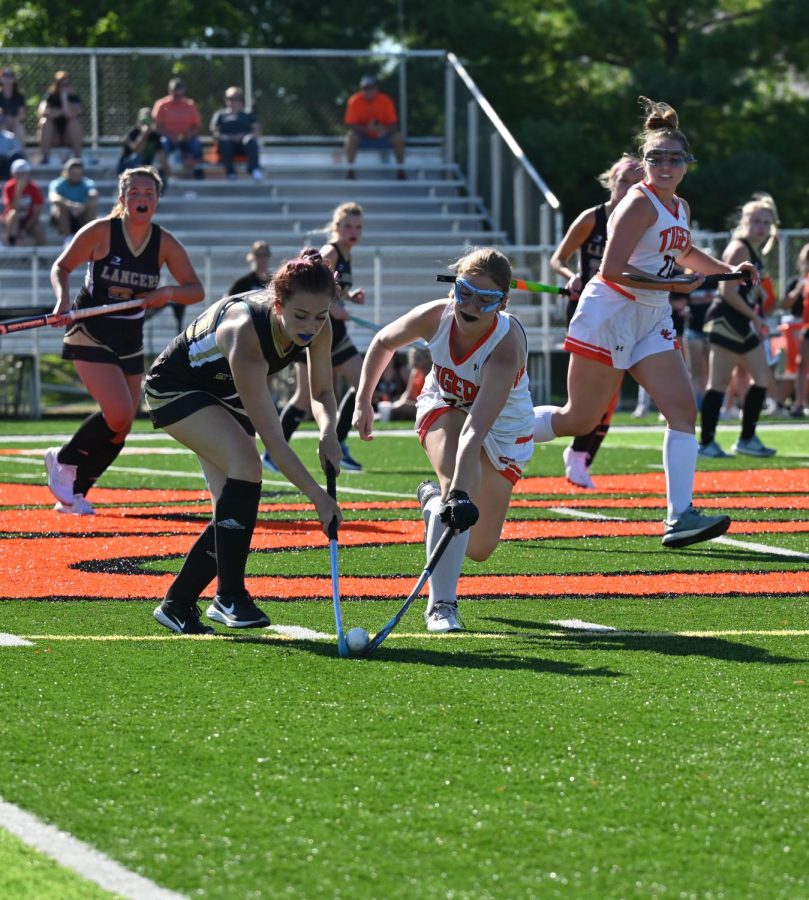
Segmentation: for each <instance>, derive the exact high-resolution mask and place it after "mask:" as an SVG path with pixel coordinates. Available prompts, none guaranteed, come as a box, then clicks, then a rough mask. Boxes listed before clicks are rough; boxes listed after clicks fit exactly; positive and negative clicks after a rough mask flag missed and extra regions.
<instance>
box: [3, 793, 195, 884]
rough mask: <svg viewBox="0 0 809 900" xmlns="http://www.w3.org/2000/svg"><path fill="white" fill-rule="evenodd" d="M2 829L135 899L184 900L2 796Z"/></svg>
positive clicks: (88, 878) (69, 866)
mask: <svg viewBox="0 0 809 900" xmlns="http://www.w3.org/2000/svg"><path fill="white" fill-rule="evenodd" d="M0 828H5V829H6V831H10V832H11V833H12V834H14V835H16V836H17V837H18V838H19V839H20V840H21V841H23V843H25V844H27V845H28V846H29V847H33V848H34V849H35V850H39V851H40V853H44V854H45V855H46V856H50V858H51V859H54V860H56V862H58V863H59V864H60V865H61V866H64V868H66V869H70V871H72V872H75V873H76V874H77V875H81V877H82V878H86V879H87V880H88V881H92V882H93V884H97V885H98V886H99V887H101V888H104V890H106V891H109V892H110V893H111V894H115V896H117V897H127V898H131V900H183V895H182V894H176V893H175V892H174V891H170V890H167V889H166V888H162V887H160V885H158V884H155V883H154V882H153V881H150V880H149V879H148V878H144V877H143V876H142V875H138V874H137V873H136V872H130V871H129V869H125V868H124V867H123V866H122V865H121V864H120V863H117V862H115V860H114V859H110V857H109V856H106V855H105V854H104V853H101V852H100V851H99V850H96V849H95V848H94V847H91V846H90V845H89V844H85V843H84V841H80V840H78V839H77V838H74V837H73V836H72V835H70V834H68V833H67V832H65V831H60V830H59V829H58V828H56V827H55V826H53V825H48V824H47V823H46V822H43V821H42V820H41V819H38V818H37V817H36V816H33V815H31V813H29V812H26V811H25V810H24V809H20V808H19V806H15V805H14V804H13V803H6V802H5V801H4V800H3V799H2V798H1V797H0Z"/></svg>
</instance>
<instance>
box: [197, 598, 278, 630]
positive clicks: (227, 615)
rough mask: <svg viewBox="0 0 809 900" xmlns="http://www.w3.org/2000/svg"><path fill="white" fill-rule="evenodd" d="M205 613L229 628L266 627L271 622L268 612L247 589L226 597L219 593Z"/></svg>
mask: <svg viewBox="0 0 809 900" xmlns="http://www.w3.org/2000/svg"><path fill="white" fill-rule="evenodd" d="M205 615H207V616H208V618H209V619H213V620H214V622H221V623H222V624H223V625H227V626H228V628H266V627H267V626H268V625H269V624H270V620H269V618H268V616H267V614H266V613H265V612H263V611H262V610H261V609H259V608H258V607H257V606H256V604H255V603H253V598H252V597H251V596H250V594H248V593H247V591H245V592H244V593H243V594H234V595H231V596H225V597H220V596H219V594H217V595H216V596H215V597H214V598H213V603H212V604H211V605H210V606H209V607H208V611H207V612H206V613H205Z"/></svg>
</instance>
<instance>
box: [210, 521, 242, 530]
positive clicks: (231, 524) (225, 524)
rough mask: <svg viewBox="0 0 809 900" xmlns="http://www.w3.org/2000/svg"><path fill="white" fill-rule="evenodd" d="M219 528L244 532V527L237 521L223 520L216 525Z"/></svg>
mask: <svg viewBox="0 0 809 900" xmlns="http://www.w3.org/2000/svg"><path fill="white" fill-rule="evenodd" d="M216 524H217V526H218V527H219V528H230V529H231V530H232V531H244V525H242V523H241V522H237V521H236V520H235V519H222V521H221V522H217V523H216Z"/></svg>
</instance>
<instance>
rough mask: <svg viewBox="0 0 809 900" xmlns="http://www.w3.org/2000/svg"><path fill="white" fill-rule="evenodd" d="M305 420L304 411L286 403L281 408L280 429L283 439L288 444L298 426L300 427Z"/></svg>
mask: <svg viewBox="0 0 809 900" xmlns="http://www.w3.org/2000/svg"><path fill="white" fill-rule="evenodd" d="M305 418H306V410H304V409H299V408H298V407H297V406H293V405H292V404H291V403H287V405H286V406H285V407H284V408H283V410H282V411H281V428H282V429H283V432H284V439H285V440H286V441H287V442H289V439H290V438H291V437H292V435H293V434H295V432H296V431H297V430H298V425H300V424H301V422H303V420H304V419H305Z"/></svg>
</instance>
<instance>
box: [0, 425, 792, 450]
mask: <svg viewBox="0 0 809 900" xmlns="http://www.w3.org/2000/svg"><path fill="white" fill-rule="evenodd" d="M792 427H793V428H795V427H796V426H794V425H793V426H792ZM797 427H800V426H797ZM807 427H808V428H809V425H807ZM72 437H73V435H72V434H0V444H20V443H22V444H26V443H28V444H47V445H48V446H55V445H56V444H63V443H64V442H65V441H69V440H70V438H72ZM319 437H320V435H319V434H318V432H317V431H309V430H298V431H296V432H295V434H294V435H293V436H292V440H294V441H300V440H318V439H319ZM385 437H413V438H415V437H416V432H415V431H414V430H413V429H412V428H391V429H386V430H384V431H383V430H380V431H375V432H374V439H376V438H385ZM141 441H143V442H147V443H148V442H152V441H155V442H162V443H168V442H172V443H176V442H175V441H174V438H173V437H171V435H169V434H166V432H165V431H154V432H148V431H133V432H131V433H130V434H129V435H128V436H127V439H126V442H127V444H131V443H133V442H134V443H139V442H141ZM189 452H190V451H189Z"/></svg>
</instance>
